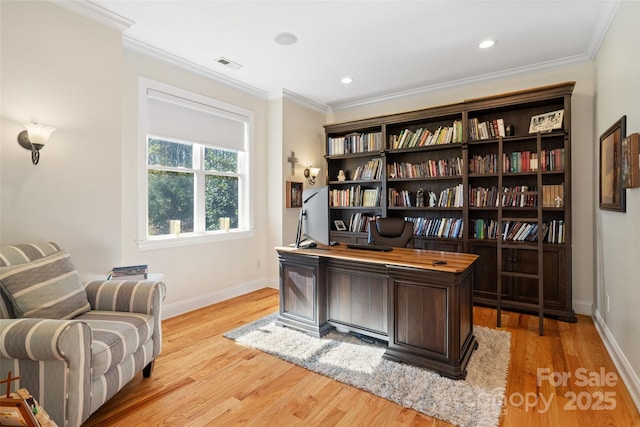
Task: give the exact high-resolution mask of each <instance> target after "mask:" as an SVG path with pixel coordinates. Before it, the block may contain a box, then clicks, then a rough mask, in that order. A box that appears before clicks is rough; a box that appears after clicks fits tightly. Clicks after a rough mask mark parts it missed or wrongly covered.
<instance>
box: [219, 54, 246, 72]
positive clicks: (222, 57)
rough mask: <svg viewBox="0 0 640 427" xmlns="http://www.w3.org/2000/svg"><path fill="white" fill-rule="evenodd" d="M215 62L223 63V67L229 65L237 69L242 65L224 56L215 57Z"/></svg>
mask: <svg viewBox="0 0 640 427" xmlns="http://www.w3.org/2000/svg"><path fill="white" fill-rule="evenodd" d="M216 62H217V63H218V64H222V65H224V66H225V67H229V68H231V69H233V70H239V69H240V68H242V65H240V64H238V63H237V62H233V61H232V60H230V59H227V58H225V57H224V56H221V57H219V58H217V59H216Z"/></svg>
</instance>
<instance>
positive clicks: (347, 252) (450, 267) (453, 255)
mask: <svg viewBox="0 0 640 427" xmlns="http://www.w3.org/2000/svg"><path fill="white" fill-rule="evenodd" d="M276 251H278V252H279V253H280V252H282V253H297V254H302V255H311V256H320V257H328V258H334V259H343V260H349V261H356V262H369V263H374V264H385V265H396V266H401V267H411V268H420V269H425V270H433V271H441V272H445V273H462V272H464V271H465V270H466V269H467V268H469V267H470V266H471V265H472V264H473V263H474V262H475V260H476V259H478V255H474V254H467V253H458V252H445V251H429V250H425V249H409V248H393V250H392V251H389V252H381V251H367V250H362V249H350V248H347V246H346V245H336V246H325V245H318V247H317V248H305V249H303V248H297V249H296V248H293V247H290V246H279V247H276ZM441 262H444V264H442V263H441Z"/></svg>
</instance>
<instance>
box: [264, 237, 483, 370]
mask: <svg viewBox="0 0 640 427" xmlns="http://www.w3.org/2000/svg"><path fill="white" fill-rule="evenodd" d="M276 251H277V252H278V257H279V261H280V314H279V316H278V319H277V321H276V323H277V324H279V325H282V326H288V327H292V328H295V329H298V330H301V331H304V332H307V333H310V334H312V335H315V336H322V335H323V334H325V333H326V332H328V331H329V330H330V329H331V328H333V327H336V328H337V329H338V330H349V331H355V332H358V333H361V334H364V335H367V336H371V337H374V338H378V339H381V340H384V341H387V343H388V345H387V349H386V351H385V354H384V357H385V358H387V359H391V360H396V361H402V362H408V363H413V364H417V365H422V366H425V367H428V368H430V369H433V370H435V371H437V372H439V373H440V374H442V375H444V376H447V377H450V378H454V379H462V378H464V377H465V376H466V373H467V372H466V366H467V363H468V361H469V358H470V357H471V353H472V352H473V350H474V349H475V348H476V347H477V345H478V344H477V342H476V339H475V336H474V335H473V302H472V297H473V268H472V265H473V263H474V262H475V260H476V259H477V258H478V257H477V255H473V254H464V253H451V252H440V251H427V250H420V249H405V248H394V249H393V250H392V251H390V252H375V251H363V250H357V249H349V248H347V247H346V246H342V245H339V246H332V247H328V246H321V245H320V246H319V247H318V248H312V249H294V248H291V247H278V248H276ZM441 262H444V264H442V263H441Z"/></svg>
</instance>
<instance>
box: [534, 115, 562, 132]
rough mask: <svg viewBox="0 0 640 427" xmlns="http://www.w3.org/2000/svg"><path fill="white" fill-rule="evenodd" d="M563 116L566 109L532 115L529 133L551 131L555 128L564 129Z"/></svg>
mask: <svg viewBox="0 0 640 427" xmlns="http://www.w3.org/2000/svg"><path fill="white" fill-rule="evenodd" d="M563 117H564V110H557V111H552V112H550V113H544V114H538V115H537V116H532V117H531V123H530V124H529V133H537V132H551V131H552V130H554V129H562V119H563Z"/></svg>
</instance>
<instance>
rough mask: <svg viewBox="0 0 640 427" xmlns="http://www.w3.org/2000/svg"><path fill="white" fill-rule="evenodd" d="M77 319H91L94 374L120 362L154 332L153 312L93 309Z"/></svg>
mask: <svg viewBox="0 0 640 427" xmlns="http://www.w3.org/2000/svg"><path fill="white" fill-rule="evenodd" d="M74 320H79V321H81V322H85V323H88V324H89V327H90V328H91V332H92V333H93V345H92V348H91V355H92V360H93V365H92V372H91V375H92V377H93V378H96V377H100V376H102V375H104V374H106V373H107V371H109V369H111V368H112V367H114V366H117V365H119V364H121V363H122V362H123V361H124V360H125V359H126V358H127V357H129V356H131V355H132V354H133V353H135V352H136V351H137V350H138V349H139V348H141V347H142V345H143V344H144V343H146V342H147V341H148V340H149V339H150V338H151V335H152V334H153V316H150V315H148V314H142V313H122V312H116V311H98V310H92V311H89V312H87V313H84V314H82V315H80V316H78V317H76V318H75V319H74Z"/></svg>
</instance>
